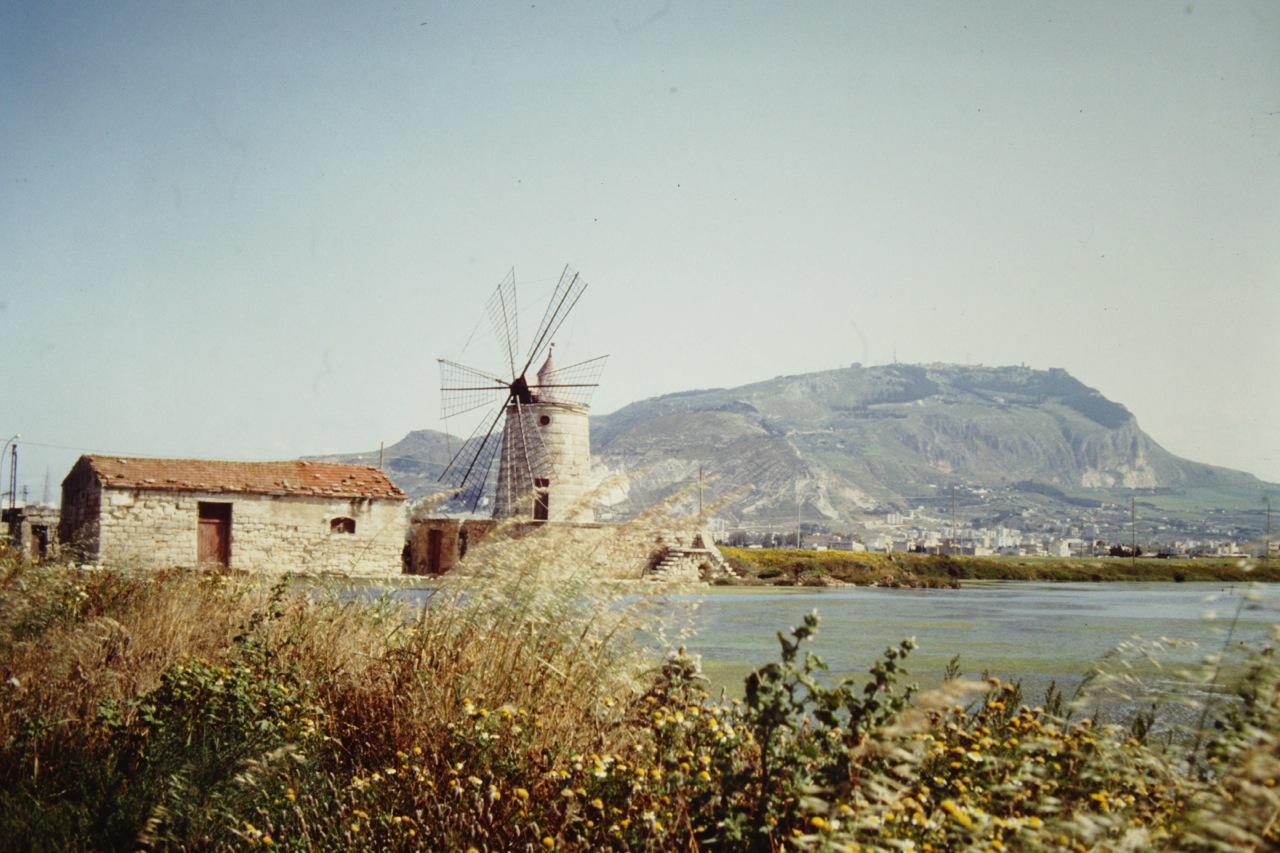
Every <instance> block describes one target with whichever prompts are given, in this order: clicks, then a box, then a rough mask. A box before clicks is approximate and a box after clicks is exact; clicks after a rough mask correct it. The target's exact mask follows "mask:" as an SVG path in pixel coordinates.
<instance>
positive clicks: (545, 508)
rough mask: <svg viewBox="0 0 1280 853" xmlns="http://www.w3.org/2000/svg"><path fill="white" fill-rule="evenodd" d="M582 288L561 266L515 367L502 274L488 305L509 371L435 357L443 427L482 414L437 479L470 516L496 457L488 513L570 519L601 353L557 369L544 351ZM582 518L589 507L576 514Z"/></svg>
mask: <svg viewBox="0 0 1280 853" xmlns="http://www.w3.org/2000/svg"><path fill="white" fill-rule="evenodd" d="M586 286H587V284H586V281H584V280H583V279H582V278H581V277H580V276H579V275H578V274H577V273H576V272H574V271H573V270H571V269H570V268H569V267H567V266H566V267H565V268H564V271H563V273H561V276H560V279H559V282H558V283H557V284H556V288H555V291H554V292H553V293H552V295H551V299H550V301H549V302H548V304H547V308H546V311H545V312H544V314H543V316H542V322H541V323H540V324H539V325H538V331H537V333H536V334H535V335H534V338H533V343H532V345H531V346H530V347H529V350H528V352H527V354H526V356H525V360H524V362H523V364H521V363H520V362H519V361H518V360H517V359H518V357H519V356H518V353H519V352H520V335H519V326H518V315H517V311H516V304H517V303H516V287H515V274H514V272H512V273H509V274H508V275H507V277H506V278H505V279H503V281H502V282H501V283H500V284H499V285H498V287H497V289H496V290H495V291H494V293H493V295H492V296H491V297H490V298H489V300H488V302H487V303H486V310H487V313H488V315H489V320H490V323H491V324H492V325H493V328H494V331H495V333H496V334H497V336H498V340H499V342H500V345H501V348H502V352H501V357H502V358H503V360H504V361H505V362H506V365H505V367H506V369H507V370H508V371H509V372H508V373H507V374H506V375H503V374H501V373H494V372H490V371H486V370H480V369H477V368H473V367H467V366H466V365H462V364H459V363H457V362H454V361H449V360H447V359H439V360H438V361H439V364H440V377H441V384H440V413H441V416H442V417H443V418H444V419H445V420H446V422H447V421H448V419H449V418H451V417H455V416H459V415H465V414H469V413H473V412H477V411H480V410H484V412H485V414H484V416H483V418H482V419H481V420H480V422H479V424H478V425H477V426H476V428H475V430H474V432H472V435H471V438H469V439H468V440H467V441H466V442H464V443H463V445H462V447H460V448H459V450H458V452H457V453H456V454H454V457H453V459H452V461H450V463H449V465H448V467H447V468H446V469H445V472H444V474H442V475H441V478H440V479H441V481H442V482H446V483H452V484H455V485H456V486H457V488H458V497H459V498H462V499H464V500H466V502H467V504H468V505H469V506H470V507H471V509H472V510H473V511H474V510H475V508H476V507H477V506H478V505H479V502H480V500H481V498H482V497H483V495H484V493H485V491H486V489H487V488H488V486H489V484H490V469H491V468H492V466H493V463H494V459H495V458H498V457H500V460H501V461H500V464H499V466H498V467H499V471H498V477H497V478H496V481H495V482H494V486H495V488H496V499H495V508H494V515H495V517H506V516H509V515H515V516H517V517H520V516H526V517H533V518H535V519H538V520H549V519H552V518H557V519H564V520H568V519H569V516H570V515H572V514H573V513H571V512H570V510H568V509H567V508H566V507H567V506H568V504H569V503H570V502H571V501H572V500H573V499H575V498H581V497H582V496H583V495H585V492H586V491H587V488H588V486H589V479H590V461H591V460H590V442H589V439H588V438H587V418H586V411H587V405H588V403H589V401H590V399H591V394H592V392H593V391H594V389H595V388H596V387H597V385H598V380H599V377H600V373H601V371H602V370H603V369H604V362H605V359H606V358H607V356H600V357H597V358H592V359H588V360H587V361H582V362H578V363H577V364H573V365H570V366H569V367H565V368H559V367H556V366H555V364H554V361H553V359H552V358H551V356H550V352H551V349H552V347H553V338H554V336H555V334H556V333H557V332H558V331H559V329H560V327H561V326H562V325H563V324H564V321H565V319H566V318H567V317H568V315H569V312H570V311H572V310H573V308H574V306H575V305H576V304H577V302H578V300H579V299H580V298H581V296H582V293H583V291H584V290H585V289H586ZM544 356H545V358H546V360H545V363H544V364H543V365H542V368H541V369H540V370H539V371H538V374H537V376H536V377H532V378H531V377H530V376H529V370H530V368H531V367H532V366H533V365H534V364H535V363H537V362H538V361H540V360H542V359H543V358H544ZM499 424H502V428H501V429H499ZM553 505H554V506H555V507H556V511H555V512H552V510H551V507H552V506H553ZM586 516H590V512H589V511H587V512H586V515H585V516H584V515H582V514H581V513H578V514H576V515H573V518H574V519H576V520H581V519H582V518H584V517H586ZM588 520H589V519H588Z"/></svg>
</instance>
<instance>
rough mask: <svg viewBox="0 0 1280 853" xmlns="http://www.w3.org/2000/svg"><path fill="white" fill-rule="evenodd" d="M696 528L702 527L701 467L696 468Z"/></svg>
mask: <svg viewBox="0 0 1280 853" xmlns="http://www.w3.org/2000/svg"><path fill="white" fill-rule="evenodd" d="M698 526H699V527H701V526H702V466H701V465H699V466H698Z"/></svg>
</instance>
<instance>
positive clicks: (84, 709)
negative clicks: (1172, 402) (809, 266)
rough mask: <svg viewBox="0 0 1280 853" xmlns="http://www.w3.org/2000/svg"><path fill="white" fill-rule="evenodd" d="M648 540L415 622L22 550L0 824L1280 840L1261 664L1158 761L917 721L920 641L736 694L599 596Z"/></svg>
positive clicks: (500, 548)
mask: <svg viewBox="0 0 1280 853" xmlns="http://www.w3.org/2000/svg"><path fill="white" fill-rule="evenodd" d="M663 523H665V522H663ZM632 533H634V531H632ZM630 547H631V545H629V544H624V543H622V542H619V541H610V540H609V539H608V538H607V537H603V538H602V537H595V538H591V537H587V538H577V539H575V538H558V537H556V536H555V535H551V534H549V533H548V534H547V535H535V536H523V537H519V538H515V539H504V538H501V537H495V538H492V539H490V540H486V542H485V543H484V547H483V548H480V547H477V548H476V551H475V553H473V554H472V555H471V556H469V558H468V561H467V564H466V569H467V571H466V573H465V574H458V575H456V576H452V577H449V578H446V579H444V580H443V582H442V583H441V584H440V585H439V586H438V587H437V588H436V589H435V590H434V592H433V594H432V595H431V596H430V598H428V599H427V600H426V601H425V603H420V604H417V605H412V606H409V605H406V604H405V603H404V600H403V599H402V598H400V597H393V596H390V595H385V596H382V597H379V598H376V599H374V600H368V599H367V598H365V597H362V596H359V595H352V594H351V592H350V590H346V589H343V588H341V587H340V586H337V585H333V586H328V587H325V586H318V585H316V584H315V583H310V582H305V583H300V582H297V581H293V582H290V581H289V580H288V579H279V578H261V577H245V576H227V575H219V574H200V573H194V572H170V573H161V574H142V573H138V572H133V571H130V570H129V569H127V568H117V569H113V570H105V571H96V572H83V571H78V570H75V569H70V568H64V567H58V566H32V565H29V564H26V563H22V562H20V561H18V560H16V559H13V558H11V557H6V558H3V559H0V667H3V671H2V672H0V676H3V682H2V683H0V833H3V837H4V838H5V841H6V844H7V845H8V846H9V847H10V848H12V849H31V850H44V849H47V850H63V849H140V848H141V849H176V850H185V849H201V850H204V849H211V850H212V849H243V848H244V847H247V846H266V845H270V846H275V847H285V848H289V849H297V850H330V849H370V850H411V849H414V850H416V849H423V850H445V849H448V850H453V849H457V850H466V849H468V848H474V849H476V850H528V849H553V848H555V849H578V850H595V849H616V850H638V849H651V850H689V849H717V850H739V849H756V850H782V849H841V848H844V849H863V850H912V849H914V850H929V849H932V850H996V849H1001V848H1003V849H1019V850H1022V849H1025V850H1084V851H1095V850H1096V851H1110V850H1117V851H1118V850H1143V849H1156V848H1158V849H1166V850H1263V849H1273V847H1274V846H1275V845H1276V844H1277V843H1280V833H1278V832H1277V815H1280V798H1278V796H1277V793H1276V792H1277V775H1278V774H1280V748H1278V747H1277V743H1278V741H1277V735H1278V734H1280V701H1278V697H1280V689H1278V687H1277V685H1278V684H1280V667H1277V666H1276V665H1275V662H1274V660H1273V659H1272V658H1271V657H1270V656H1269V655H1261V656H1259V657H1257V658H1256V659H1254V661H1253V665H1254V669H1253V670H1252V671H1251V673H1250V675H1249V677H1248V678H1247V679H1245V680H1244V681H1243V682H1242V686H1241V693H1240V695H1241V698H1240V699H1239V700H1236V701H1230V702H1228V701H1224V702H1222V703H1220V704H1219V705H1217V706H1215V707H1214V708H1211V709H1206V712H1205V714H1204V726H1203V727H1202V730H1196V731H1189V732H1187V737H1185V738H1183V739H1181V740H1176V739H1171V740H1169V741H1168V742H1166V743H1162V744H1155V743H1152V742H1149V740H1150V739H1145V740H1144V737H1143V735H1144V734H1145V733H1144V732H1142V731H1140V730H1138V729H1135V728H1124V729H1121V728H1107V727H1105V726H1100V725H1096V724H1093V723H1092V721H1085V720H1077V721H1075V722H1069V721H1068V720H1067V719H1065V717H1066V709H1064V708H1057V707H1047V708H1029V707H1027V706H1026V703H1023V702H1022V701H1021V697H1020V696H1018V694H1017V689H1016V687H1013V686H1009V685H1000V684H995V685H985V686H979V687H976V688H975V687H974V686H972V685H967V686H966V685H960V684H954V683H953V684H949V685H948V686H946V687H945V688H944V689H943V691H941V692H939V693H937V694H933V695H931V696H929V697H922V698H920V699H917V700H914V701H911V700H910V699H909V697H910V692H909V691H904V690H903V689H902V688H901V685H900V684H898V683H897V682H898V679H899V677H900V676H901V675H902V670H901V664H902V655H904V654H905V652H906V648H905V647H904V648H903V650H901V651H898V652H895V653H894V654H893V655H890V656H887V657H886V659H885V661H883V662H881V664H878V667H877V670H876V671H875V673H873V676H872V682H871V686H870V688H868V689H865V690H864V689H863V687H862V685H859V684H848V685H834V686H832V685H826V686H824V683H823V682H822V681H821V679H820V676H821V671H820V667H816V665H815V664H814V662H813V661H812V660H811V659H810V658H808V657H807V656H805V655H803V654H802V653H801V652H802V649H801V648H800V643H801V640H802V639H803V638H802V637H799V636H798V635H797V637H796V639H795V641H794V643H793V644H792V645H791V646H789V647H788V646H786V645H784V655H783V660H782V662H781V663H773V664H768V665H766V666H764V667H762V668H761V669H760V670H758V671H757V690H756V691H755V693H754V694H753V693H752V692H751V691H750V690H749V691H748V697H747V700H746V702H745V703H741V704H738V703H734V704H722V703H719V702H714V701H711V700H709V699H708V698H707V697H706V695H705V694H704V693H703V692H701V687H700V684H701V682H700V680H699V677H698V672H697V666H696V662H695V661H692V660H690V659H688V658H687V657H684V656H681V655H680V654H677V653H671V654H670V656H668V657H666V658H665V659H664V658H663V656H662V655H661V654H660V653H659V652H657V651H655V648H656V647H658V648H660V647H661V640H660V639H658V636H659V635H661V634H662V633H663V631H662V630H660V629H661V628H666V629H667V631H668V632H669V633H674V634H675V635H676V637H675V638H673V639H676V638H678V634H679V630H678V628H674V627H672V626H673V625H677V624H678V623H679V621H680V620H679V618H678V614H673V613H672V612H671V611H670V610H669V608H668V606H667V605H666V603H665V602H663V601H662V600H660V599H658V598H656V597H654V596H651V595H647V594H640V593H639V590H638V589H637V587H636V586H635V585H629V584H619V583H617V582H616V581H607V582H600V581H599V580H597V578H598V574H597V569H596V568H595V567H597V566H599V565H600V564H601V562H607V561H608V560H609V559H610V556H611V549H615V548H616V549H620V550H626V549H628V548H630ZM788 648H790V651H787V649H788ZM1148 651H1149V650H1146V649H1140V650H1135V651H1134V654H1143V655H1145V654H1147V653H1148ZM1221 671H1222V669H1221V667H1218V666H1215V668H1214V670H1213V672H1212V673H1211V677H1210V678H1209V679H1208V680H1209V681H1214V680H1216V679H1217V677H1218V674H1219V673H1220V672H1221ZM1102 685H1103V682H1102V681H1101V680H1100V681H1099V689H1101V687H1102ZM1106 686H1107V688H1108V689H1113V690H1119V689H1122V688H1123V689H1125V690H1128V689H1130V687H1135V688H1136V687H1137V685H1131V684H1129V683H1128V682H1126V681H1116V680H1112V681H1111V682H1108V683H1107V684H1106ZM975 691H976V693H975ZM753 697H754V698H753ZM1211 712H1212V713H1211ZM854 721H856V724H855V723H854Z"/></svg>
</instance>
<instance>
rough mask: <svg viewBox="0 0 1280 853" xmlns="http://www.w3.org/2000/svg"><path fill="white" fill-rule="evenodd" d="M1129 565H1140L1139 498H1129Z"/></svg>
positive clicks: (1134, 566)
mask: <svg viewBox="0 0 1280 853" xmlns="http://www.w3.org/2000/svg"><path fill="white" fill-rule="evenodd" d="M1129 530H1130V533H1129V566H1130V567H1131V568H1133V569H1136V568H1137V567H1138V498H1137V496H1136V495H1133V496H1130V498H1129Z"/></svg>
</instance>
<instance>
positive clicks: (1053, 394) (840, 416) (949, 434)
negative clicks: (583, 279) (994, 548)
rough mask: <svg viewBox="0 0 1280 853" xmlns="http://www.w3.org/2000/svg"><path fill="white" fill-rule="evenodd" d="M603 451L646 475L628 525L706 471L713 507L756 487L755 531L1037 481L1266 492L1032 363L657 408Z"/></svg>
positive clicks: (749, 511)
mask: <svg viewBox="0 0 1280 853" xmlns="http://www.w3.org/2000/svg"><path fill="white" fill-rule="evenodd" d="M593 446H594V449H595V456H596V466H597V469H598V473H609V474H620V473H623V472H628V471H630V472H637V473H636V474H635V476H633V477H632V478H631V480H630V482H629V484H628V486H627V487H626V488H615V489H614V490H612V491H611V493H610V495H609V500H610V501H611V503H612V507H613V509H614V511H615V512H616V513H618V514H623V515H625V514H628V513H630V512H632V511H634V510H636V509H638V508H640V507H643V506H650V505H653V504H654V503H656V502H658V501H660V500H663V499H666V498H668V497H669V496H671V495H672V494H675V493H676V492H678V491H679V490H680V489H682V488H688V487H690V486H692V485H693V484H695V483H696V482H697V478H698V473H699V470H701V471H702V476H703V500H704V502H707V501H709V500H711V499H712V498H714V497H719V496H727V495H729V494H730V493H734V492H743V491H745V490H747V489H748V487H750V489H749V491H745V494H742V495H740V496H739V497H738V498H737V499H736V500H735V501H734V503H733V510H732V514H733V515H734V516H736V517H738V518H739V519H740V520H744V521H745V520H750V519H751V518H752V517H753V516H754V517H756V518H759V519H761V520H764V519H782V518H787V517H790V518H794V517H795V515H796V513H797V511H799V512H802V513H804V514H806V515H807V516H809V517H812V515H813V514H815V513H816V514H817V515H820V516H822V517H825V518H828V519H831V520H833V521H834V520H837V519H848V518H853V517H856V516H859V515H861V514H863V513H865V512H868V511H885V510H887V509H895V508H907V507H909V506H910V505H911V503H912V501H913V500H914V499H915V498H916V497H917V496H920V495H924V494H929V493H930V490H934V491H935V492H936V490H937V489H938V488H939V487H940V486H945V485H947V484H963V485H965V486H967V487H979V488H987V489H995V488H1002V487H1012V486H1014V485H1015V484H1019V483H1036V484H1041V485H1043V486H1048V487H1052V491H1053V492H1055V493H1059V492H1060V493H1063V494H1065V495H1074V496H1085V497H1084V499H1088V497H1089V496H1091V495H1092V496H1095V497H1096V499H1097V500H1104V499H1107V498H1109V497H1112V498H1113V497H1115V496H1114V495H1112V494H1111V492H1112V491H1114V490H1124V489H1177V488H1189V487H1195V486H1201V485H1209V484H1210V481H1212V483H1213V484H1215V485H1217V486H1221V485H1223V483H1224V482H1227V481H1232V482H1234V481H1235V480H1239V485H1241V486H1243V485H1246V483H1247V481H1253V483H1257V481H1256V480H1254V479H1253V478H1252V477H1249V476H1248V475H1246V474H1239V473H1237V472H1226V471H1223V470H1222V469H1211V468H1210V467H1209V466H1203V465H1198V464H1196V463H1191V462H1187V461H1185V460H1181V459H1178V458H1177V457H1175V456H1173V455H1172V454H1170V453H1168V452H1167V451H1165V450H1164V449H1163V448H1162V447H1160V446H1159V445H1158V444H1157V443H1155V442H1154V441H1153V440H1152V439H1151V438H1150V437H1148V436H1147V435H1146V434H1145V433H1143V432H1142V430H1141V429H1140V428H1139V427H1138V424H1137V422H1136V420H1135V419H1134V418H1133V415H1132V414H1131V413H1130V412H1129V411H1128V410H1127V409H1126V408H1125V407H1124V406H1122V405H1120V404H1119V403H1115V402H1113V401H1111V400H1108V399H1106V398H1105V397H1103V396H1102V395H1101V394H1100V393H1098V392H1097V391H1096V390H1094V389H1092V388H1089V387H1087V386H1085V385H1084V384H1082V383H1081V382H1079V381H1078V380H1076V379H1075V378H1073V377H1071V376H1070V375H1069V374H1067V373H1066V372H1065V371H1062V370H1030V369H1028V368H1023V367H995V368H991V367H965V366H956V365H927V366H919V365H886V366H881V367H871V368H861V367H858V366H854V367H852V368H848V369H844V370H833V371H827V372H823V373H815V374H806V375H802V376H787V377H778V378H776V379H773V380H769V381H767V382H761V383H757V384H754V385H747V386H743V387H740V388H734V389H715V390H708V391H695V392H688V393H684V394H676V395H670V396H666V397H659V398H655V399H652V400H645V401H642V402H639V403H635V404H633V405H631V406H627V407H626V408H623V409H621V410H619V411H618V412H616V413H614V414H612V415H608V416H605V417H600V418H596V419H595V422H594V423H593ZM1210 472H1212V475H1211V476H1206V474H1208V473H1210ZM696 498H697V496H696V494H693V493H692V492H691V493H690V494H689V495H687V496H686V497H685V498H683V499H682V500H681V501H680V503H681V504H682V505H683V506H685V507H686V508H687V507H688V506H690V505H691V504H692V503H693V502H694V501H696Z"/></svg>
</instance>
